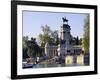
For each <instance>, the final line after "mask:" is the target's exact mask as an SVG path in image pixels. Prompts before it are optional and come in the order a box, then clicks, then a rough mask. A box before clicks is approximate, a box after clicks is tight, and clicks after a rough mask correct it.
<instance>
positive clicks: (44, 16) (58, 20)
mask: <svg viewBox="0 0 100 80" xmlns="http://www.w3.org/2000/svg"><path fill="white" fill-rule="evenodd" d="M87 15H88V14H82V13H67V12H66V13H64V12H63V13H61V12H56V13H55V12H36V11H35V12H34V11H23V36H28V37H29V38H30V37H34V38H37V37H38V35H39V34H40V33H42V29H41V26H45V25H46V24H47V25H48V26H50V29H51V30H53V31H54V30H58V32H59V33H60V26H61V25H62V24H63V21H62V17H66V19H68V20H69V21H68V24H69V25H70V27H71V35H72V36H73V37H76V36H79V38H82V36H83V30H84V28H83V26H84V19H85V18H86V16H87Z"/></svg>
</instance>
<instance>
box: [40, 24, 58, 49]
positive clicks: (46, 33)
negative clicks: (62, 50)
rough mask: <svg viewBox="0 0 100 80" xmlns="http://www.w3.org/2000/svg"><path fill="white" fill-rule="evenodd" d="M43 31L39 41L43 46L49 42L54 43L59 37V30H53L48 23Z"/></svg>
mask: <svg viewBox="0 0 100 80" xmlns="http://www.w3.org/2000/svg"><path fill="white" fill-rule="evenodd" d="M41 28H42V32H43V33H41V34H39V43H40V44H41V46H42V47H44V46H45V44H46V43H47V42H49V43H54V42H55V41H56V38H57V37H58V31H57V30H55V31H52V30H51V29H50V27H49V26H48V25H45V26H42V27H41Z"/></svg>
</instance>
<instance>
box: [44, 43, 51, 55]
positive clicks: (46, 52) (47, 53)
mask: <svg viewBox="0 0 100 80" xmlns="http://www.w3.org/2000/svg"><path fill="white" fill-rule="evenodd" d="M49 48H50V47H49V43H46V44H45V54H46V55H48V56H49Z"/></svg>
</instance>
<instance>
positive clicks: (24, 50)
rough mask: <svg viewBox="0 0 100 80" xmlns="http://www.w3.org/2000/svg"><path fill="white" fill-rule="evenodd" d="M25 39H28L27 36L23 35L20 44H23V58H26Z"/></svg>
mask: <svg viewBox="0 0 100 80" xmlns="http://www.w3.org/2000/svg"><path fill="white" fill-rule="evenodd" d="M27 41H28V36H26V37H25V36H23V41H22V46H23V59H26V58H28V57H29V56H28V54H27V50H28V49H27Z"/></svg>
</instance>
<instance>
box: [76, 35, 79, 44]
mask: <svg viewBox="0 0 100 80" xmlns="http://www.w3.org/2000/svg"><path fill="white" fill-rule="evenodd" d="M76 45H79V38H78V36H77V37H76Z"/></svg>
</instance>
